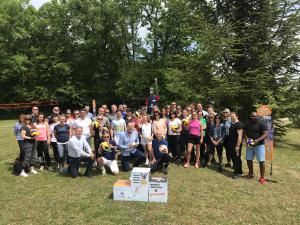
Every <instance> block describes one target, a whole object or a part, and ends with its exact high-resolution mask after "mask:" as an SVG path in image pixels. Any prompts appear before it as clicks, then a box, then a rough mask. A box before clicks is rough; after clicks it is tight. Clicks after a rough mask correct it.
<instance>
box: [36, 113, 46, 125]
mask: <svg viewBox="0 0 300 225" xmlns="http://www.w3.org/2000/svg"><path fill="white" fill-rule="evenodd" d="M39 116H43V117H44V120H43V122H45V120H46V117H45V114H44V113H42V112H40V113H39V114H38V116H37V117H38V118H39ZM36 123H37V124H38V123H40V121H39V119H37V121H36Z"/></svg>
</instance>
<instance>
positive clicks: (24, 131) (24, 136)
mask: <svg viewBox="0 0 300 225" xmlns="http://www.w3.org/2000/svg"><path fill="white" fill-rule="evenodd" d="M21 136H22V138H23V140H25V139H27V140H28V139H29V140H30V139H34V138H32V137H28V136H26V130H21Z"/></svg>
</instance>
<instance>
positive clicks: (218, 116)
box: [214, 114, 222, 122]
mask: <svg viewBox="0 0 300 225" xmlns="http://www.w3.org/2000/svg"><path fill="white" fill-rule="evenodd" d="M216 118H218V119H220V120H221V119H222V117H221V116H220V114H216V115H215V116H214V122H216Z"/></svg>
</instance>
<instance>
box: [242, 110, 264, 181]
mask: <svg viewBox="0 0 300 225" xmlns="http://www.w3.org/2000/svg"><path fill="white" fill-rule="evenodd" d="M244 132H245V138H246V140H247V148H246V159H247V165H248V168H249V173H248V175H247V178H254V174H253V159H254V155H256V158H257V161H258V162H259V168H260V179H259V182H260V183H261V184H265V183H266V180H265V145H264V139H265V138H266V137H267V136H268V130H267V126H266V125H265V124H264V123H263V122H262V121H259V120H258V119H257V113H256V112H252V113H251V115H250V121H249V122H248V123H246V125H245V127H244Z"/></svg>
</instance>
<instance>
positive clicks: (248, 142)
mask: <svg viewBox="0 0 300 225" xmlns="http://www.w3.org/2000/svg"><path fill="white" fill-rule="evenodd" d="M247 145H248V146H249V147H254V145H255V142H254V140H253V139H251V138H248V140H247Z"/></svg>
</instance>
